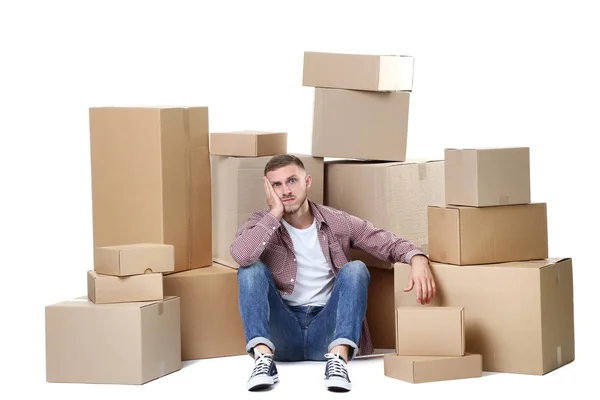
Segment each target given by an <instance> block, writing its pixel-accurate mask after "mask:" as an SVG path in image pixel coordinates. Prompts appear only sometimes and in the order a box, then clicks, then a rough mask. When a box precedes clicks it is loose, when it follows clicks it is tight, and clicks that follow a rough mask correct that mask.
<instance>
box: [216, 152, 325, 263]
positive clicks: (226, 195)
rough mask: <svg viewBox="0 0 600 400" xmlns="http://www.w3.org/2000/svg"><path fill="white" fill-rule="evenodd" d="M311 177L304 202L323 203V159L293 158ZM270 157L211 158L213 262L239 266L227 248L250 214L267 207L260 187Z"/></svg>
mask: <svg viewBox="0 0 600 400" xmlns="http://www.w3.org/2000/svg"><path fill="white" fill-rule="evenodd" d="M294 155H295V156H297V157H298V158H300V160H302V162H303V164H304V167H305V169H306V172H307V173H308V174H309V175H311V176H312V185H311V187H310V189H309V190H308V198H309V199H311V200H312V201H314V202H316V203H322V202H323V186H324V185H323V180H324V165H323V159H322V158H318V157H312V156H310V155H305V154H294ZM271 158H272V157H270V156H269V157H227V156H211V171H212V179H211V181H212V199H213V205H212V209H213V226H212V229H213V240H212V242H213V260H214V261H215V262H217V263H219V264H222V265H226V266H228V267H232V268H238V267H239V265H238V264H237V263H236V262H235V261H234V259H233V258H232V257H231V253H230V250H229V249H230V247H231V244H232V243H233V241H234V240H235V234H236V232H237V230H238V229H239V228H240V227H241V226H242V225H243V224H244V223H245V222H246V221H247V220H248V218H249V217H250V216H251V215H252V213H253V212H254V211H259V210H263V209H265V207H267V203H266V196H265V190H264V186H263V179H264V169H265V165H266V164H267V162H268V161H269V160H270V159H271Z"/></svg>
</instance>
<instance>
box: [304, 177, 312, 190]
mask: <svg viewBox="0 0 600 400" xmlns="http://www.w3.org/2000/svg"><path fill="white" fill-rule="evenodd" d="M305 182H306V189H309V188H310V185H311V184H312V176H310V175H308V174H307V175H306V178H305Z"/></svg>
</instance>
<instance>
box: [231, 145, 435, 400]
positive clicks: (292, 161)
mask: <svg viewBox="0 0 600 400" xmlns="http://www.w3.org/2000/svg"><path fill="white" fill-rule="evenodd" d="M264 175H265V177H264V190H265V195H266V198H267V204H268V207H265V209H264V210H262V211H256V212H254V213H253V214H252V215H251V216H250V218H249V219H248V221H246V222H245V223H244V224H243V225H242V226H241V227H240V228H239V230H238V232H237V233H236V237H235V240H234V242H233V243H232V245H231V249H230V251H231V255H232V256H233V259H234V260H235V261H236V262H237V263H238V264H239V265H240V268H239V269H238V282H239V306H240V313H241V317H242V322H243V325H244V330H245V335H246V343H247V344H246V351H247V352H248V354H249V355H250V356H253V357H254V360H255V361H254V369H253V372H252V374H251V376H250V379H249V380H248V383H247V388H248V390H256V389H261V388H265V387H268V386H271V385H273V384H275V383H276V382H278V379H279V376H278V373H277V367H276V366H275V361H301V360H327V363H326V367H325V387H326V388H328V389H329V390H332V391H348V390H350V389H351V381H350V378H349V375H348V369H347V363H348V362H349V361H350V360H352V359H353V358H354V357H355V356H356V355H357V354H359V352H360V354H369V353H372V351H373V345H372V343H371V339H370V335H369V331H368V327H367V324H366V320H365V314H366V309H367V289H368V286H369V280H370V275H369V272H368V269H367V267H366V266H365V264H364V263H363V262H361V261H351V260H350V256H349V252H350V248H358V249H362V250H364V251H366V252H369V253H370V254H372V255H374V256H375V257H377V258H379V259H381V260H386V261H389V262H404V263H407V264H410V265H411V269H412V273H411V277H410V280H409V283H408V286H407V287H406V288H405V289H404V290H405V291H410V290H412V289H413V288H415V290H416V297H417V301H418V302H419V303H422V304H425V303H429V302H430V300H431V298H432V297H434V296H435V294H436V287H435V282H434V279H433V276H432V274H431V269H430V267H429V259H428V258H427V257H426V256H425V254H424V253H423V252H422V251H421V250H420V249H418V248H417V247H416V246H415V245H413V244H412V243H410V242H409V241H408V240H405V239H402V238H399V237H397V236H395V235H394V234H392V233H391V232H388V231H385V230H382V229H378V228H376V227H374V226H373V225H372V224H371V223H370V222H368V221H365V220H362V219H360V218H357V217H355V216H352V215H350V214H348V213H346V212H344V211H340V210H336V209H334V208H331V207H327V206H323V205H320V204H315V203H314V202H312V201H311V200H309V199H308V189H310V186H311V183H312V178H311V176H310V175H309V174H308V173H307V172H306V171H305V169H304V165H303V163H302V161H301V160H300V159H299V158H297V157H295V156H293V155H286V154H284V155H278V156H274V157H273V158H271V160H270V161H269V162H268V163H267V165H266V166H265V169H264Z"/></svg>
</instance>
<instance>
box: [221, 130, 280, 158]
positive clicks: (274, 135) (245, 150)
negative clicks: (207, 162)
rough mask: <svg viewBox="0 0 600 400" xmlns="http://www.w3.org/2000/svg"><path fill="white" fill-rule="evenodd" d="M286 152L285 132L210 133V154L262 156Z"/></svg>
mask: <svg viewBox="0 0 600 400" xmlns="http://www.w3.org/2000/svg"><path fill="white" fill-rule="evenodd" d="M285 153H287V132H264V131H240V132H218V133H211V134H210V154H211V155H221V156H246V157H262V156H274V155H276V154H285Z"/></svg>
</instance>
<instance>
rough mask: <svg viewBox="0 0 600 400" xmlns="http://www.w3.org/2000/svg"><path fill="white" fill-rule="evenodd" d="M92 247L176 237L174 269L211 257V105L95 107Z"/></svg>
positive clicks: (196, 264) (172, 240) (170, 240)
mask: <svg viewBox="0 0 600 400" xmlns="http://www.w3.org/2000/svg"><path fill="white" fill-rule="evenodd" d="M89 117H90V149H91V173H92V210H93V235H94V248H96V247H102V246H114V245H124V244H135V243H162V244H170V245H173V246H174V248H175V271H182V270H186V269H190V268H199V267H203V266H207V265H210V263H211V229H210V227H211V192H210V166H209V154H208V108H207V107H190V108H150V107H148V108H133V107H131V108H130V107H98V108H91V109H90V110H89Z"/></svg>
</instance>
